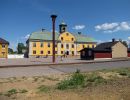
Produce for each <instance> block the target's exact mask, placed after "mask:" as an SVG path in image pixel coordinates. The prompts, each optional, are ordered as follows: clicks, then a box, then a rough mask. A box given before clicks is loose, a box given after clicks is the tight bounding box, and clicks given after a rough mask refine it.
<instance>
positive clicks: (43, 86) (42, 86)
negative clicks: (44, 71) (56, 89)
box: [38, 85, 50, 92]
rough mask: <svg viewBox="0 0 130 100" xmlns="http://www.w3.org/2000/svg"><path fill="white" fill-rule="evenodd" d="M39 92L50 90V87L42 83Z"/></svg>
mask: <svg viewBox="0 0 130 100" xmlns="http://www.w3.org/2000/svg"><path fill="white" fill-rule="evenodd" d="M38 90H39V92H49V91H50V87H47V86H45V85H41V86H40V87H38Z"/></svg>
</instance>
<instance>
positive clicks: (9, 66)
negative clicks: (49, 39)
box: [0, 59, 130, 68]
mask: <svg viewBox="0 0 130 100" xmlns="http://www.w3.org/2000/svg"><path fill="white" fill-rule="evenodd" d="M120 61H130V59H120V60H107V61H90V62H72V63H48V64H30V65H4V66H0V68H14V67H32V66H53V65H73V64H93V63H105V62H120Z"/></svg>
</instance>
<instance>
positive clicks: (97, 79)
mask: <svg viewBox="0 0 130 100" xmlns="http://www.w3.org/2000/svg"><path fill="white" fill-rule="evenodd" d="M102 83H106V80H105V79H104V78H102V77H101V76H99V75H97V74H90V75H88V76H87V79H86V86H88V85H98V84H102Z"/></svg>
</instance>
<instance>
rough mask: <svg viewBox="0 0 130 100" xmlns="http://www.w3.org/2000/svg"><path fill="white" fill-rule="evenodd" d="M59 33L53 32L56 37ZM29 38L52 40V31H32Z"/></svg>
mask: <svg viewBox="0 0 130 100" xmlns="http://www.w3.org/2000/svg"><path fill="white" fill-rule="evenodd" d="M58 37H59V34H58V33H57V32H55V38H56V39H58ZM29 39H33V40H52V33H51V32H48V31H39V32H33V33H32V34H31V35H30V37H29Z"/></svg>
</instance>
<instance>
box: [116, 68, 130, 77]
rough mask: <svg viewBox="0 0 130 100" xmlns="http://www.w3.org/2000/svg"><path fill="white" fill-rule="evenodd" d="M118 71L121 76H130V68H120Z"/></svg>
mask: <svg viewBox="0 0 130 100" xmlns="http://www.w3.org/2000/svg"><path fill="white" fill-rule="evenodd" d="M117 72H118V73H119V75H121V76H128V77H129V76H130V70H128V69H127V68H126V69H121V70H118V71H117Z"/></svg>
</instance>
